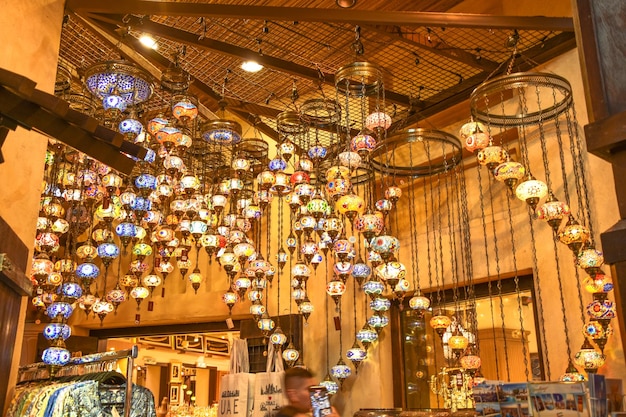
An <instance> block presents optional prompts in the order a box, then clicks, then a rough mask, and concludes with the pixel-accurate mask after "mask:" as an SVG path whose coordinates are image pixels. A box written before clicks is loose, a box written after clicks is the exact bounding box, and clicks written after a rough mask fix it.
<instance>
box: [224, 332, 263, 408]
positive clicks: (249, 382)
mask: <svg viewBox="0 0 626 417" xmlns="http://www.w3.org/2000/svg"><path fill="white" fill-rule="evenodd" d="M249 370H250V362H249V359H248V343H247V342H246V341H245V340H241V339H236V340H234V341H233V348H232V350H231V355H230V372H229V373H228V374H226V375H224V376H222V379H221V382H220V400H219V408H218V411H217V415H218V417H251V415H252V408H253V407H254V379H255V375H254V374H251V373H249V372H248V371H249Z"/></svg>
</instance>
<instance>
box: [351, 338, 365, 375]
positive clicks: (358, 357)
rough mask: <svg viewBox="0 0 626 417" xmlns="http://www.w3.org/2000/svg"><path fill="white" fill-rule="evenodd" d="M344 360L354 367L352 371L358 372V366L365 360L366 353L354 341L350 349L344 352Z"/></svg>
mask: <svg viewBox="0 0 626 417" xmlns="http://www.w3.org/2000/svg"><path fill="white" fill-rule="evenodd" d="M346 358H348V360H349V361H350V362H352V364H353V365H354V370H355V371H356V372H358V371H359V365H360V364H361V362H363V361H364V360H365V359H366V358H367V351H366V350H365V349H363V348H362V347H361V346H360V345H359V342H358V341H357V340H355V341H354V343H353V344H352V347H351V348H350V349H348V351H347V352H346Z"/></svg>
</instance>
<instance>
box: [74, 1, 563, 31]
mask: <svg viewBox="0 0 626 417" xmlns="http://www.w3.org/2000/svg"><path fill="white" fill-rule="evenodd" d="M66 7H67V8H68V9H70V10H72V11H75V12H82V13H87V12H92V13H119V14H138V15H160V16H198V17H209V18H229V19H258V20H284V21H308V22H336V23H349V24H359V25H399V26H432V27H447V28H452V27H456V28H474V29H475V28H484V29H486V28H489V29H518V30H551V31H569V32H573V31H574V24H573V21H572V18H569V17H545V16H493V15H478V14H469V13H442V12H415V11H384V10H359V9H340V8H332V9H330V8H325V9H322V8H303V7H278V6H251V5H243V4H241V5H240V4H237V5H235V4H209V3H188V2H174V1H154V0H68V1H67V4H66Z"/></svg>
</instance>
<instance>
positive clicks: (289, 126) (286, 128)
mask: <svg viewBox="0 0 626 417" xmlns="http://www.w3.org/2000/svg"><path fill="white" fill-rule="evenodd" d="M276 129H277V130H278V133H280V134H281V135H287V136H298V135H303V134H305V133H306V131H307V130H308V127H307V125H306V124H304V123H303V122H302V120H301V119H300V114H299V113H298V112H295V111H284V112H281V113H279V114H278V116H276Z"/></svg>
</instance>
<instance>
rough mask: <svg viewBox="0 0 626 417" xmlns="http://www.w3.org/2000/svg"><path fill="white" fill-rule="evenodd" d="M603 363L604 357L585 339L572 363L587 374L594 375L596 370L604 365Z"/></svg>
mask: <svg viewBox="0 0 626 417" xmlns="http://www.w3.org/2000/svg"><path fill="white" fill-rule="evenodd" d="M605 361H606V358H605V356H604V355H603V354H602V353H600V352H598V351H597V350H596V349H595V348H594V347H593V346H592V345H591V343H589V340H587V339H585V341H584V342H583V345H582V346H581V348H580V350H579V351H578V352H576V354H575V356H574V363H575V364H576V365H578V366H580V367H581V368H583V369H584V370H585V371H587V373H596V372H597V371H598V368H600V367H601V366H603V365H604V363H605Z"/></svg>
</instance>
